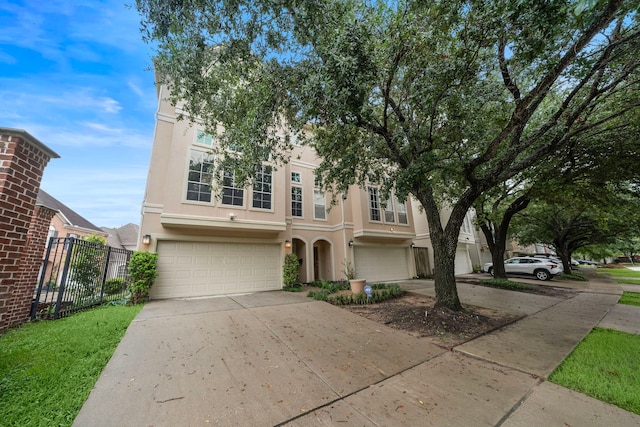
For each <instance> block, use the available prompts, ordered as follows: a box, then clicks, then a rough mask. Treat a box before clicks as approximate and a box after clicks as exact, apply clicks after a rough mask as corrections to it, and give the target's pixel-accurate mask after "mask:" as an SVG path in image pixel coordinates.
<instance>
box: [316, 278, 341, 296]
mask: <svg viewBox="0 0 640 427" xmlns="http://www.w3.org/2000/svg"><path fill="white" fill-rule="evenodd" d="M311 286H315V287H317V288H321V289H326V290H328V291H329V293H334V292H338V291H343V290H347V289H350V288H349V283H348V282H329V281H328V280H321V281H319V282H313V283H311Z"/></svg>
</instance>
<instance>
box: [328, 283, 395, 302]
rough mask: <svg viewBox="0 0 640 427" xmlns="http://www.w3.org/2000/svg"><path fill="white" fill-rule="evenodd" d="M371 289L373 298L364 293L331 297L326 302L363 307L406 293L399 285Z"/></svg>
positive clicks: (377, 286) (379, 285) (379, 286)
mask: <svg viewBox="0 0 640 427" xmlns="http://www.w3.org/2000/svg"><path fill="white" fill-rule="evenodd" d="M371 288H372V292H371V297H369V296H367V294H365V293H364V292H359V293H357V294H353V293H343V294H337V295H329V296H328V297H327V300H326V301H327V302H329V303H331V304H334V305H363V304H376V303H379V302H383V301H387V300H389V299H393V298H398V297H400V296H402V295H404V291H403V290H402V288H400V286H398V285H385V284H378V285H376V286H375V289H374V286H371Z"/></svg>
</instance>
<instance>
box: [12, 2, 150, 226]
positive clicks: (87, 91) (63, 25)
mask: <svg viewBox="0 0 640 427" xmlns="http://www.w3.org/2000/svg"><path fill="white" fill-rule="evenodd" d="M127 4H134V0H44V1H43V0H25V1H14V0H0V127H9V128H17V129H23V130H25V131H27V132H29V133H30V134H31V135H33V136H34V137H35V138H37V139H38V140H40V141H41V142H42V143H44V144H45V145H46V146H48V147H49V148H50V149H52V150H53V151H55V152H56V153H58V155H59V156H60V158H59V159H52V160H51V161H50V162H49V164H48V165H47V167H46V169H45V172H44V176H43V178H42V183H41V188H42V189H43V190H45V191H46V192H47V193H49V194H50V195H52V196H53V197H55V198H56V199H58V200H59V201H60V202H62V203H64V204H65V205H67V206H68V207H69V208H71V209H73V210H74V211H76V212H77V213H79V214H80V215H82V216H83V217H85V218H86V219H87V220H89V221H90V222H92V223H93V224H95V225H97V226H99V227H112V228H115V227H120V226H122V225H125V224H128V223H134V224H140V209H141V204H142V200H143V197H144V189H145V184H146V176H147V170H148V167H149V158H150V154H151V145H152V142H153V131H154V126H155V111H156V107H157V97H156V90H155V86H154V77H153V72H152V71H151V56H152V49H151V48H150V47H149V46H148V45H146V44H145V43H144V42H143V41H142V38H141V34H140V30H139V22H140V17H139V15H138V12H137V11H136V9H135V7H133V6H132V7H128V6H127Z"/></svg>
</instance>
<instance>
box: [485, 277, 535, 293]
mask: <svg viewBox="0 0 640 427" xmlns="http://www.w3.org/2000/svg"><path fill="white" fill-rule="evenodd" d="M480 284H481V285H484V286H489V287H492V288H498V289H507V290H510V291H529V290H531V289H533V286H530V285H527V284H526V283H520V282H512V281H511V280H508V279H483V280H481V281H480Z"/></svg>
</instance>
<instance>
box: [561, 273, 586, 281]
mask: <svg viewBox="0 0 640 427" xmlns="http://www.w3.org/2000/svg"><path fill="white" fill-rule="evenodd" d="M558 279H560V280H575V281H577V282H588V281H589V279H588V278H587V276H585V275H584V274H582V273H580V272H579V271H572V272H571V274H564V273H562V274H560V275H559V276H558Z"/></svg>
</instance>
